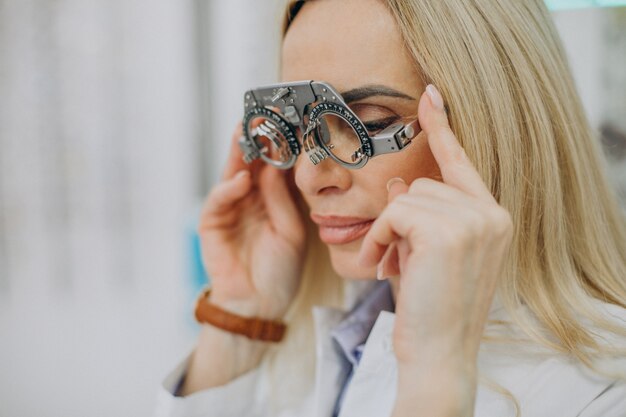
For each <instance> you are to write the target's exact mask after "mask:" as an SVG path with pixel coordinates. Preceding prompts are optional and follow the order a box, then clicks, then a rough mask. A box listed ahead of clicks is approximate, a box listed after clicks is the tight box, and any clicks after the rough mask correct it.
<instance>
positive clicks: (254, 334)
mask: <svg viewBox="0 0 626 417" xmlns="http://www.w3.org/2000/svg"><path fill="white" fill-rule="evenodd" d="M210 293H211V289H210V288H207V289H205V290H203V291H202V293H201V294H200V296H199V297H198V300H197V301H196V309H195V316H196V320H197V321H198V322H199V323H207V324H211V325H213V326H215V327H218V328H220V329H222V330H226V331H228V332H231V333H236V334H240V335H243V336H246V337H247V338H249V339H252V340H262V341H265V342H280V341H281V340H282V339H283V336H284V335H285V331H286V330H287V326H286V325H285V324H284V323H282V322H279V321H272V320H263V319H260V318H258V317H242V316H238V315H236V314H233V313H229V312H228V311H226V310H223V309H221V308H220V307H218V306H216V305H215V304H211V303H210V302H209V300H208V296H209V294H210Z"/></svg>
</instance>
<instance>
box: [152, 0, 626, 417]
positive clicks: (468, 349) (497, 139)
mask: <svg viewBox="0 0 626 417" xmlns="http://www.w3.org/2000/svg"><path fill="white" fill-rule="evenodd" d="M298 80H323V81H326V82H328V83H330V84H332V85H333V86H335V87H336V88H337V89H338V90H339V91H341V92H343V94H342V95H343V96H344V98H345V96H346V95H350V97H351V104H350V105H351V108H352V110H353V111H354V112H355V113H356V115H357V116H358V118H359V119H361V120H363V121H364V122H365V123H367V122H371V121H381V120H383V121H387V122H389V123H391V121H402V122H403V123H407V122H409V121H411V120H413V119H415V118H417V119H418V121H419V125H420V127H421V132H420V133H419V134H418V135H417V137H415V138H414V139H413V141H412V143H411V144H410V146H408V147H407V148H406V149H404V150H402V151H401V152H397V153H390V154H387V155H381V156H377V157H374V158H372V159H371V160H370V161H369V162H368V163H367V165H365V166H364V167H363V168H361V169H357V170H352V169H347V168H345V167H343V166H341V165H339V164H337V163H336V162H335V161H333V160H331V159H327V160H324V161H322V162H321V163H320V164H318V165H314V164H311V162H310V161H309V160H307V159H306V157H305V156H303V155H301V156H300V157H298V159H297V161H296V162H295V166H294V167H293V169H291V170H287V171H280V170H277V169H275V168H274V167H271V166H269V165H266V164H263V163H262V162H259V161H255V162H254V163H252V164H251V165H246V164H245V163H243V162H242V160H241V159H242V153H241V151H240V150H239V148H238V145H237V140H238V138H239V137H240V136H241V128H238V130H237V131H236V132H235V134H234V136H233V146H232V149H231V154H230V157H229V161H228V163H227V166H226V169H225V172H224V175H223V179H222V181H221V182H220V183H219V184H217V185H216V186H215V187H214V188H213V190H212V191H211V193H210V194H209V196H208V198H207V201H206V205H205V207H204V211H203V214H202V220H201V225H200V234H201V238H202V245H203V258H204V259H203V260H204V263H205V266H206V267H207V270H208V272H209V275H210V276H211V278H212V292H211V294H210V295H209V297H208V299H201V300H199V303H207V304H210V305H212V306H216V307H218V308H219V309H221V310H223V311H226V312H228V313H230V314H233V315H236V316H239V317H258V318H261V319H264V320H268V321H270V320H271V321H278V320H284V321H285V322H286V323H287V325H288V330H287V333H286V337H285V339H284V340H283V341H282V342H281V343H271V342H265V341H259V340H250V339H248V338H246V337H243V336H241V335H237V334H235V333H232V332H229V331H225V330H223V329H222V328H219V326H213V325H208V324H207V325H204V326H203V329H202V331H201V334H200V337H199V341H198V345H197V347H196V349H195V351H194V353H193V354H192V355H191V356H190V358H189V359H188V360H187V361H185V362H184V363H183V364H181V366H180V367H179V369H177V370H176V371H175V372H173V373H172V374H171V375H170V377H169V378H168V380H167V381H166V383H165V390H163V392H162V393H161V400H160V403H159V407H158V409H159V411H158V413H159V415H171V416H173V415H193V416H196V415H198V416H199V415H206V416H218V415H219V416H270V415H272V416H274V415H280V416H331V415H339V416H341V417H348V416H389V415H393V416H395V417H400V416H408V415H411V416H417V415H419V416H422V415H423V416H442V417H443V416H472V415H475V416H481V417H483V416H498V417H501V416H512V415H522V416H525V417H526V416H528V417H535V416H557V415H558V416H572V417H573V416H584V417H591V416H600V415H602V416H624V415H626V400H625V399H626V388H625V384H624V377H625V375H626V372H625V370H626V365H625V363H624V357H625V356H624V351H625V349H624V348H625V347H626V341H625V338H624V336H626V310H625V307H626V284H625V279H624V277H625V276H626V236H625V229H624V223H623V219H622V216H621V213H620V211H619V209H618V207H617V206H616V203H615V198H614V196H613V194H612V192H611V190H610V189H609V186H608V185H607V180H606V178H605V174H604V172H603V167H602V163H603V162H602V161H601V155H600V152H599V150H598V145H597V141H596V140H595V138H594V137H593V135H592V132H591V130H590V128H589V126H588V123H587V121H586V119H585V116H584V114H583V110H582V106H581V103H580V101H579V99H578V96H577V94H576V92H575V89H574V85H573V82H572V79H571V76H570V72H569V69H568V67H567V63H566V60H565V54H564V52H563V50H562V47H561V45H560V42H559V39H558V35H557V34H556V31H555V29H554V26H553V24H552V22H551V20H550V16H549V13H548V12H547V10H546V8H545V6H544V5H543V3H542V2H541V1H540V0H524V1H517V0H515V1H513V0H510V1H501V0H455V1H430V0H410V1H409V0H314V1H308V2H295V3H293V4H291V5H290V6H289V7H288V10H287V13H286V18H285V26H284V39H283V43H282V58H281V81H284V82H287V81H298ZM309 219H311V220H313V223H311V221H310V220H309ZM375 277H379V278H383V280H382V281H377V280H375V279H374V278H375ZM385 278H388V281H386V280H385ZM388 283H389V284H388ZM494 294H496V295H495V298H494ZM322 305H323V306H324V307H316V306H322ZM333 307H334V308H333ZM385 310H386V311H385ZM312 311H313V314H311V312H312ZM390 311H393V312H394V313H391V312H390ZM312 316H313V317H312Z"/></svg>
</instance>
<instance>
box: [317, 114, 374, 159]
mask: <svg viewBox="0 0 626 417" xmlns="http://www.w3.org/2000/svg"><path fill="white" fill-rule="evenodd" d="M317 134H318V137H319V138H320V141H321V142H322V143H323V144H324V145H325V146H326V149H327V150H328V152H330V153H331V154H332V155H333V156H334V157H335V158H337V159H339V160H341V161H342V162H345V163H348V164H356V163H358V162H360V161H361V159H362V158H363V156H364V155H363V153H362V151H361V140H360V139H359V136H358V134H357V132H356V131H355V130H354V128H353V127H352V125H350V123H348V122H347V121H346V120H344V119H343V118H341V117H339V116H337V115H335V114H332V113H326V114H323V115H322V116H320V118H319V123H318V126H317Z"/></svg>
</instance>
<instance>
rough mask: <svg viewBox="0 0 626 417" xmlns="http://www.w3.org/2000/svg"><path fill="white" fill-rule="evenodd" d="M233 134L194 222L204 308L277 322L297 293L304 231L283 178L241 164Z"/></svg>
mask: <svg viewBox="0 0 626 417" xmlns="http://www.w3.org/2000/svg"><path fill="white" fill-rule="evenodd" d="M241 135H242V127H241V124H239V126H238V127H237V128H236V129H235V132H234V134H233V137H232V140H231V147H230V154H229V157H228V161H227V164H226V167H225V170H224V173H223V176H222V179H221V181H220V182H219V183H218V184H217V185H215V186H214V187H213V189H212V190H211V191H210V193H209V195H208V197H207V199H206V201H205V204H204V207H203V209H202V214H201V218H200V225H199V234H200V239H201V246H202V260H203V263H204V267H205V269H206V271H207V273H208V275H209V276H210V279H211V284H212V292H211V296H210V299H211V302H212V303H215V304H217V305H219V306H220V307H222V308H224V309H226V310H227V311H231V312H233V313H235V314H240V315H244V316H257V317H261V318H265V319H279V318H281V317H282V316H283V315H284V314H285V312H286V311H287V308H288V307H289V305H290V303H291V301H292V300H293V298H294V297H295V293H296V291H297V289H298V286H299V282H300V276H301V273H302V267H303V260H304V246H305V225H304V222H303V219H302V216H301V214H300V212H299V210H298V207H297V204H296V202H295V200H294V197H293V195H292V193H294V191H292V186H290V185H289V178H288V175H290V173H289V172H288V171H282V170H279V169H277V168H274V167H272V166H270V165H268V164H266V163H264V162H262V161H259V160H257V161H254V162H253V163H252V164H250V165H247V164H245V163H244V162H243V159H242V157H243V154H242V152H241V150H240V148H239V145H238V140H239V137H240V136H241Z"/></svg>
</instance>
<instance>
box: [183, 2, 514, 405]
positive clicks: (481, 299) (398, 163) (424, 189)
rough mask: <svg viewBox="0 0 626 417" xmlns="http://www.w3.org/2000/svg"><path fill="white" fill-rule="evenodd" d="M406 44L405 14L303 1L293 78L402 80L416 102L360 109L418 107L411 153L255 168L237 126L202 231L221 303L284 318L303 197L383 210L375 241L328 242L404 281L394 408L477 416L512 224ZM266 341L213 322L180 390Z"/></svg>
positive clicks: (294, 278) (366, 266) (349, 208)
mask: <svg viewBox="0 0 626 417" xmlns="http://www.w3.org/2000/svg"><path fill="white" fill-rule="evenodd" d="M360 22H367V25H362V24H360ZM337 39H341V42H337ZM402 51H403V48H402V40H401V38H400V35H399V33H398V31H397V28H396V26H395V22H394V21H393V19H392V16H391V15H390V14H389V13H388V11H387V10H386V8H385V7H384V6H383V4H382V3H380V2H379V1H377V0H342V1H333V0H317V1H314V2H310V3H307V4H306V5H305V6H304V7H303V8H302V10H301V11H300V13H299V14H298V16H297V18H296V19H295V20H294V22H293V23H292V26H291V27H290V29H289V31H288V33H287V36H286V38H285V40H284V44H283V60H282V79H283V81H292V80H303V79H314V80H324V81H327V82H329V83H331V84H332V85H333V86H334V87H335V88H337V89H338V90H339V91H341V92H344V91H349V90H352V89H355V88H359V87H362V86H368V85H383V86H386V87H389V88H393V89H394V90H397V91H400V92H402V93H403V94H405V95H407V96H409V97H414V98H415V100H411V99H405V98H398V97H395V98H393V97H368V98H366V99H361V100H358V101H355V102H353V103H352V104H351V105H352V106H353V108H354V109H355V111H357V114H358V115H359V117H360V118H362V119H369V120H371V119H378V118H382V117H387V116H389V115H393V114H395V115H397V116H399V117H401V118H403V119H406V121H410V120H412V118H415V115H417V117H418V119H419V123H420V126H421V128H422V129H423V130H422V132H421V133H420V134H419V135H418V136H417V138H416V139H414V141H413V143H412V144H411V145H410V146H409V147H408V148H406V149H405V150H403V151H402V152H399V153H395V154H388V155H383V156H379V157H376V158H373V159H371V160H370V161H369V162H368V164H367V165H366V166H365V167H364V168H362V169H360V170H349V169H346V168H343V167H341V166H340V165H338V164H336V163H334V162H333V161H332V160H325V161H324V162H322V163H321V164H319V165H316V166H315V165H313V164H311V163H310V162H309V161H308V160H306V159H305V158H300V160H299V161H298V162H297V163H296V165H295V167H294V169H293V170H291V171H289V172H285V171H279V170H276V169H274V168H273V167H270V166H267V165H264V164H263V163H262V162H259V161H257V162H255V163H253V164H251V165H250V166H248V165H245V164H244V163H243V162H242V160H241V158H242V154H241V151H240V150H239V148H238V146H237V139H238V138H239V136H240V135H241V127H238V128H237V129H236V130H235V133H234V135H233V138H232V148H231V153H230V156H229V160H228V161H227V165H226V168H225V171H224V174H223V177H222V180H221V181H220V183H218V184H217V185H216V186H215V187H214V188H213V189H212V190H211V192H210V193H209V196H208V197H207V200H206V203H205V206H204V209H203V212H202V217H201V224H200V227H199V233H200V236H201V239H202V247H203V261H204V264H205V266H206V268H207V270H208V273H209V274H210V276H211V277H212V283H213V284H212V286H213V292H212V294H211V296H210V302H212V303H214V304H217V305H218V306H220V307H222V308H224V309H226V310H228V311H231V312H233V313H235V314H240V315H244V316H258V317H262V318H267V319H278V318H281V317H283V316H284V314H285V312H286V311H287V308H288V307H289V305H290V303H291V300H292V299H293V297H294V295H295V293H296V291H297V288H298V285H299V277H300V276H301V272H302V266H303V260H304V252H305V247H304V245H305V240H306V236H305V228H304V223H303V219H302V217H301V213H300V212H299V211H298V209H297V207H296V204H295V202H294V199H293V193H294V192H299V193H300V194H301V195H302V197H303V198H304V200H305V201H306V203H307V204H308V206H309V208H310V210H311V212H313V213H317V214H322V215H329V214H334V215H342V216H358V217H367V218H369V217H372V218H374V217H375V218H376V221H375V222H374V223H373V225H372V227H371V229H370V230H369V232H368V233H367V234H366V235H365V236H364V237H363V238H361V239H359V240H357V241H354V242H351V243H349V244H345V245H329V250H330V254H331V260H332V263H333V267H334V268H335V269H336V270H337V272H338V273H339V274H340V275H341V276H343V277H345V278H347V279H372V278H373V277H375V276H376V275H377V273H378V272H379V271H381V270H382V272H383V275H384V276H391V275H393V276H394V278H393V280H394V281H393V288H394V296H395V298H396V319H395V324H394V335H393V344H394V353H395V355H396V358H397V360H398V392H397V397H396V404H395V408H394V412H393V415H394V417H401V416H409V415H429V416H439V417H444V416H470V415H472V413H473V409H474V398H475V394H476V371H475V370H476V355H477V351H478V347H479V345H480V337H481V335H482V331H483V328H484V324H485V321H486V318H487V314H488V310H489V306H490V304H491V300H492V297H493V293H494V289H495V287H496V282H497V278H498V276H499V275H500V273H501V270H502V263H503V262H502V260H503V259H504V258H505V256H506V253H507V250H508V248H509V246H510V241H511V237H512V230H513V228H512V224H511V219H510V216H509V214H508V213H507V212H506V210H504V209H503V208H502V207H501V206H499V205H498V204H497V202H496V201H495V199H494V198H493V197H492V195H491V194H490V193H489V191H488V189H487V188H486V187H485V184H484V183H483V181H482V179H481V178H480V176H479V175H478V173H477V172H476V169H475V167H474V166H473V165H472V163H471V161H470V160H469V159H468V158H467V156H466V154H465V152H464V151H463V149H462V148H461V146H460V145H459V143H458V141H457V139H456V137H455V136H454V134H453V132H452V131H451V130H450V128H449V124H448V119H447V116H446V113H445V111H444V110H443V103H444V100H443V98H442V97H441V95H440V94H439V92H438V91H437V90H436V88H434V87H433V86H428V87H426V86H424V85H423V84H422V83H421V81H420V78H419V76H418V72H417V71H416V70H415V68H414V66H413V63H412V61H411V60H410V57H409V55H408V54H406V53H403V52H402ZM294 184H295V187H296V189H294V188H293V185H294ZM276 259H280V260H281V261H280V263H277V262H276V261H275V260H276ZM266 349H267V346H266V345H265V344H263V343H262V342H256V341H250V340H248V339H246V338H245V337H241V336H236V335H233V334H230V333H227V332H224V331H221V330H220V329H217V328H213V327H211V326H208V325H205V326H203V330H202V332H201V335H200V338H199V340H198V345H197V348H196V350H195V352H194V355H193V356H192V359H191V362H190V364H189V368H188V373H187V377H186V380H185V383H184V385H183V387H182V394H183V395H187V394H191V393H193V392H195V391H198V390H201V389H205V388H210V387H215V386H219V385H222V384H225V383H227V382H229V381H231V380H232V379H233V378H235V377H237V376H238V375H241V374H242V373H244V372H246V371H247V370H249V369H252V368H254V367H256V366H258V363H259V362H260V360H261V358H262V356H263V355H264V353H265V351H266Z"/></svg>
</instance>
